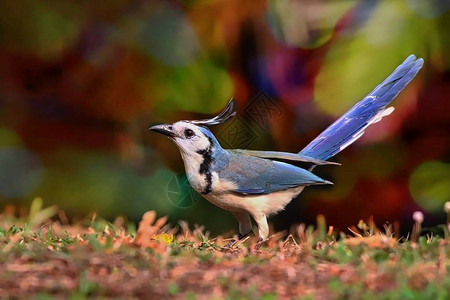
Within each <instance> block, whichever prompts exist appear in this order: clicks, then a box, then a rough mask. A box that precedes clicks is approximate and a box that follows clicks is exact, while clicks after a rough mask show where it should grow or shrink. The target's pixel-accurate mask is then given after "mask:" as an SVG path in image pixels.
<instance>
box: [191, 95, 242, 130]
mask: <svg viewBox="0 0 450 300" xmlns="http://www.w3.org/2000/svg"><path fill="white" fill-rule="evenodd" d="M235 115H236V103H235V101H234V99H233V98H231V99H230V101H228V104H227V106H226V107H225V108H224V110H223V111H222V112H221V113H220V114H218V115H217V116H215V117H214V118H211V119H204V120H192V121H188V122H189V123H192V124H196V125H206V126H210V125H218V124H222V123H225V122H226V121H227V120H228V119H231V118H232V117H234V116H235Z"/></svg>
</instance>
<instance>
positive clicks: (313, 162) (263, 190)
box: [149, 55, 424, 242]
mask: <svg viewBox="0 0 450 300" xmlns="http://www.w3.org/2000/svg"><path fill="white" fill-rule="evenodd" d="M423 63H424V61H423V59H422V58H419V59H418V58H416V56H415V55H410V56H408V57H407V58H406V59H405V60H404V61H403V63H401V64H400V65H399V66H398V67H397V68H396V69H395V70H394V71H393V72H392V73H391V74H390V75H389V76H388V77H387V78H386V79H385V80H384V81H383V82H382V83H381V84H379V85H378V86H377V87H376V88H375V89H374V90H373V91H372V92H370V93H369V94H368V95H367V96H366V97H364V98H363V99H362V100H360V101H359V102H358V103H356V104H355V105H354V106H353V107H352V108H350V109H349V110H348V111H347V112H346V113H345V114H343V115H342V116H341V117H340V118H338V119H337V120H336V121H335V122H333V123H332V124H331V125H330V126H329V127H328V128H326V129H325V130H324V131H323V132H322V133H320V134H319V135H318V136H317V137H316V138H315V139H314V140H312V141H311V142H310V143H309V144H308V145H307V146H306V147H305V148H303V149H302V150H301V151H299V152H298V153H288V152H279V151H257V150H245V149H224V148H222V146H221V145H220V144H219V142H218V141H217V139H216V137H215V136H214V135H213V133H212V132H211V131H210V130H209V128H208V127H209V126H213V125H218V124H222V123H225V122H226V121H228V120H230V119H231V118H233V117H234V116H235V115H236V104H235V101H234V100H233V98H232V99H231V100H230V101H229V102H228V104H227V105H226V107H225V108H224V109H223V111H222V112H220V113H219V114H218V115H217V116H215V117H213V118H210V119H201V120H181V121H177V122H175V123H172V124H159V125H154V126H151V127H150V128H149V130H151V131H153V132H157V133H160V134H162V135H165V136H166V137H168V138H169V139H171V140H172V141H173V142H175V144H176V145H177V146H178V148H179V150H180V153H181V157H182V160H183V162H184V167H185V171H186V175H187V179H188V181H189V183H190V185H191V186H192V187H193V189H194V190H196V191H197V192H198V193H200V194H201V195H202V196H203V197H204V198H205V199H206V200H208V201H209V202H211V203H212V204H214V205H216V206H218V207H220V208H222V209H224V210H228V211H229V212H231V214H232V215H233V216H234V217H235V218H236V219H237V221H238V224H239V235H238V239H239V240H242V239H243V238H245V237H247V236H248V235H249V234H250V233H251V232H252V226H253V225H252V220H251V219H253V220H254V222H255V223H256V227H257V230H255V231H256V232H255V234H257V237H258V242H263V241H265V240H266V239H267V238H268V236H269V226H268V222H267V218H268V217H269V216H271V215H274V214H276V213H278V212H280V211H281V210H283V209H284V208H285V207H286V205H287V204H288V203H289V202H291V200H292V199H294V198H296V197H297V196H298V195H299V194H300V193H301V192H302V191H303V189H304V188H305V187H307V186H312V185H330V184H332V182H330V181H328V180H325V179H322V178H320V177H319V176H317V175H315V174H314V173H312V171H313V169H314V168H315V167H316V166H321V165H339V164H338V163H336V162H332V161H328V159H329V158H331V157H333V156H334V155H336V154H337V153H339V152H340V151H342V150H344V149H345V148H346V147H348V146H349V145H350V144H352V143H353V142H355V141H356V140H357V139H359V138H360V137H361V136H362V135H363V134H364V132H365V130H366V129H367V127H369V126H370V125H372V124H374V123H377V122H379V121H380V120H381V119H382V118H383V117H386V116H388V115H389V114H391V113H392V112H393V111H394V107H392V106H390V107H387V106H388V105H389V104H390V103H391V102H392V100H393V99H394V98H395V97H396V96H397V95H398V94H399V93H400V92H401V91H402V90H403V89H404V88H405V87H406V85H407V84H408V83H409V82H410V81H411V80H412V79H413V78H414V77H415V76H416V75H417V73H418V72H419V70H420V69H421V68H422V66H423ZM299 162H303V163H307V164H308V165H310V167H309V168H308V169H305V168H301V167H299V166H297V165H295V164H299ZM232 242H234V240H232Z"/></svg>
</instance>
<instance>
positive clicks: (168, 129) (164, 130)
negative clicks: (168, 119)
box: [148, 124, 175, 138]
mask: <svg viewBox="0 0 450 300" xmlns="http://www.w3.org/2000/svg"><path fill="white" fill-rule="evenodd" d="M148 130H151V131H154V132H157V133H161V134H163V135H165V136H168V137H171V138H173V137H175V133H174V132H173V131H172V125H168V124H161V125H155V126H151V127H150V128H149V129H148Z"/></svg>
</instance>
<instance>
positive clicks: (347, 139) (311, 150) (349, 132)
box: [299, 55, 423, 160]
mask: <svg viewBox="0 0 450 300" xmlns="http://www.w3.org/2000/svg"><path fill="white" fill-rule="evenodd" d="M422 66H423V59H421V58H419V59H416V57H415V56H414V55H410V56H409V57H408V58H407V59H406V60H405V61H404V62H403V63H402V64H401V65H400V66H398V67H397V68H396V69H395V70H394V72H393V73H392V74H391V75H389V76H388V77H387V78H386V79H385V80H384V81H383V82H382V83H381V84H380V85H378V86H377V87H376V88H375V89H374V90H373V91H372V92H371V93H370V94H368V95H367V96H366V97H365V98H364V99H362V100H361V101H360V102H358V103H357V104H356V105H355V106H353V107H352V108H351V109H350V110H349V111H347V112H346V113H345V114H344V115H342V116H341V117H340V118H339V119H338V120H337V121H335V122H334V123H333V124H331V125H330V126H329V127H328V128H327V129H325V130H324V131H323V132H322V133H321V134H320V135H319V136H318V137H317V138H315V139H314V140H313V141H312V142H311V143H309V144H308V146H306V147H305V148H304V149H303V150H302V151H300V152H299V154H301V155H303V156H307V157H313V158H316V159H319V160H327V159H328V158H330V157H332V156H334V155H335V154H337V153H338V152H340V151H341V150H342V149H343V148H345V147H346V146H348V145H350V144H351V143H353V142H354V141H355V140H357V139H358V138H359V137H360V136H361V135H362V134H363V133H364V130H365V129H366V128H367V127H368V126H369V125H371V124H372V123H375V122H376V121H377V119H378V118H380V117H383V115H382V113H383V111H385V108H386V106H387V105H388V104H389V103H391V101H392V100H394V98H395V97H396V96H397V95H398V94H399V93H400V92H401V91H402V90H403V89H404V88H405V86H406V85H407V84H408V83H409V82H410V81H411V80H412V79H413V78H414V77H415V76H416V74H417V72H419V70H420V69H421V68H422ZM391 111H392V110H389V111H386V114H388V113H390V112H391Z"/></svg>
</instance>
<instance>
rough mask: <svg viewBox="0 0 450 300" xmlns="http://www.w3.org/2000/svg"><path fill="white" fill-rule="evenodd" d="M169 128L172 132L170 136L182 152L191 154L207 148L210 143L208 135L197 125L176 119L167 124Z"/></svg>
mask: <svg viewBox="0 0 450 300" xmlns="http://www.w3.org/2000/svg"><path fill="white" fill-rule="evenodd" d="M169 129H171V131H172V132H173V133H174V136H173V137H172V138H173V140H174V141H175V143H176V144H177V145H178V147H179V148H180V151H182V152H184V154H188V155H189V154H191V155H192V154H193V153H197V151H200V150H204V149H207V148H208V147H209V146H210V145H211V143H210V141H209V139H208V137H207V136H206V135H205V134H204V133H203V132H202V131H201V130H200V128H199V127H198V126H197V125H194V124H191V123H189V122H185V121H178V122H176V123H174V124H172V125H169Z"/></svg>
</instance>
